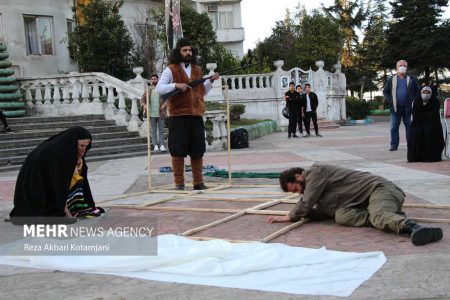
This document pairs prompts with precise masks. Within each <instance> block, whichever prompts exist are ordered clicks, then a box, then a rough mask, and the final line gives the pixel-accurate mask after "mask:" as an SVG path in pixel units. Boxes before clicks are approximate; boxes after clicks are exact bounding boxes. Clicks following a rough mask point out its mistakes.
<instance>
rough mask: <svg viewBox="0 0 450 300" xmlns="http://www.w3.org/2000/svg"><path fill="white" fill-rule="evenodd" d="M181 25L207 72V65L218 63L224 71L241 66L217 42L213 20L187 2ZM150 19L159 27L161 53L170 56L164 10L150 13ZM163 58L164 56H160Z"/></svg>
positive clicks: (218, 66)
mask: <svg viewBox="0 0 450 300" xmlns="http://www.w3.org/2000/svg"><path fill="white" fill-rule="evenodd" d="M180 16H181V24H182V27H183V36H184V37H188V38H190V39H191V40H192V42H193V43H194V47H195V48H196V49H198V55H199V56H200V65H201V66H202V67H203V70H204V71H206V64H207V63H213V62H215V63H217V69H218V70H219V72H220V71H224V70H227V69H233V68H236V67H237V66H239V61H238V60H237V59H236V58H235V57H234V56H233V54H232V53H231V52H230V51H229V50H227V49H225V47H224V46H223V45H222V44H220V43H218V42H217V40H216V33H215V32H214V30H213V27H212V23H211V19H210V18H209V16H208V14H207V13H206V12H203V13H198V12H197V11H196V10H195V9H193V8H192V6H190V5H189V4H188V3H187V2H184V1H182V2H181V6H180ZM150 18H151V19H152V20H154V21H155V23H156V25H157V29H156V37H157V39H158V41H159V42H160V44H161V45H162V46H161V47H160V51H164V52H165V57H167V56H168V47H167V38H166V31H165V19H164V8H157V9H154V10H151V11H150ZM160 56H163V55H160Z"/></svg>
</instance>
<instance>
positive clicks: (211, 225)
mask: <svg viewBox="0 0 450 300" xmlns="http://www.w3.org/2000/svg"><path fill="white" fill-rule="evenodd" d="M243 215H245V210H241V211H239V212H237V213H235V214H233V215H231V216H228V217H226V218H223V219H220V220H217V221H214V222H212V223H208V224H205V225H203V226H200V227H196V228H193V229H190V230H187V231H185V232H183V233H182V234H181V235H183V236H188V235H192V234H194V233H196V232H199V231H202V230H205V229H208V228H211V227H214V226H216V225H219V224H222V223H225V222H227V221H230V220H233V219H236V218H238V217H240V216H243Z"/></svg>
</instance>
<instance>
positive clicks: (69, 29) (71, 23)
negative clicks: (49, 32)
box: [66, 20, 75, 35]
mask: <svg viewBox="0 0 450 300" xmlns="http://www.w3.org/2000/svg"><path fill="white" fill-rule="evenodd" d="M66 24H67V35H69V34H71V33H72V32H73V29H74V27H75V22H74V21H73V20H66Z"/></svg>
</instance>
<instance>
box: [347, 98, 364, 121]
mask: <svg viewBox="0 0 450 300" xmlns="http://www.w3.org/2000/svg"><path fill="white" fill-rule="evenodd" d="M345 105H346V107H347V116H349V117H350V118H352V119H353V120H358V119H364V118H366V117H367V116H368V115H369V111H370V104H369V103H368V102H366V101H364V100H359V99H357V98H356V97H346V98H345Z"/></svg>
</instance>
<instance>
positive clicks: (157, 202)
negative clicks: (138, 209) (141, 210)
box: [138, 196, 178, 207]
mask: <svg viewBox="0 0 450 300" xmlns="http://www.w3.org/2000/svg"><path fill="white" fill-rule="evenodd" d="M177 199H178V196H172V197H169V198H163V199H156V200H153V201H150V202H146V203H143V204H140V205H138V206H142V207H146V206H151V205H155V204H160V203H164V202H168V201H173V200H177Z"/></svg>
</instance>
